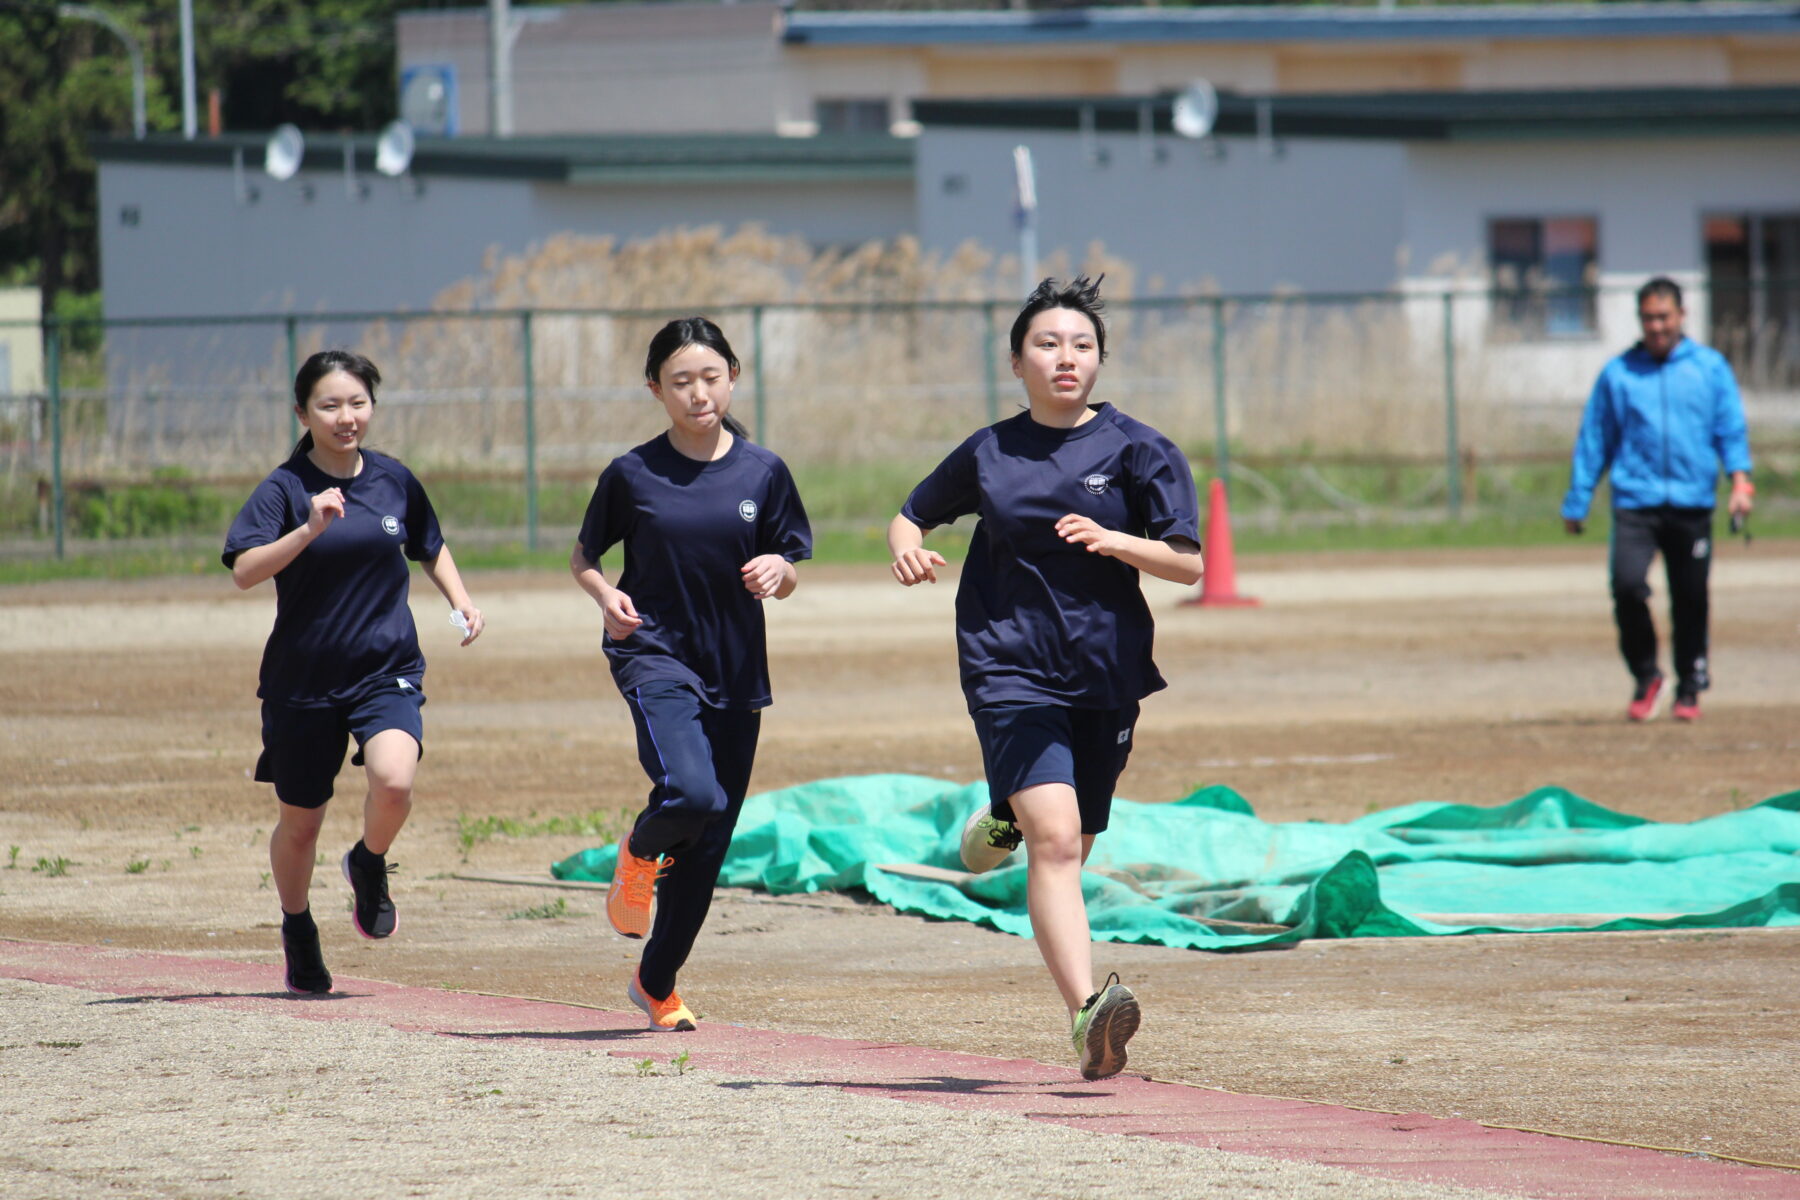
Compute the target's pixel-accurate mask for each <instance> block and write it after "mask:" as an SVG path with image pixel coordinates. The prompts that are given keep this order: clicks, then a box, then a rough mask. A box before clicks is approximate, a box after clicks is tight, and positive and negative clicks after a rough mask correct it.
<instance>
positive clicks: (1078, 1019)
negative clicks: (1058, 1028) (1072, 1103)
mask: <svg viewBox="0 0 1800 1200" xmlns="http://www.w3.org/2000/svg"><path fill="white" fill-rule="evenodd" d="M1142 1017H1143V1013H1142V1012H1141V1011H1139V1009H1138V1002H1137V997H1136V996H1134V995H1132V994H1131V989H1130V988H1128V987H1126V986H1125V985H1124V984H1122V983H1120V982H1119V977H1118V975H1117V974H1112V975H1108V976H1107V977H1106V984H1105V986H1103V987H1102V988H1101V989H1100V990H1099V991H1097V992H1095V993H1094V994H1093V995H1092V996H1089V997H1088V1002H1087V1003H1086V1004H1084V1005H1082V1006H1081V1011H1080V1012H1078V1013H1076V1014H1075V1029H1074V1032H1072V1033H1071V1034H1070V1035H1069V1040H1070V1041H1072V1042H1074V1043H1075V1053H1076V1054H1078V1055H1080V1056H1081V1077H1082V1078H1083V1079H1107V1078H1109V1077H1111V1076H1113V1075H1117V1074H1118V1073H1119V1072H1120V1071H1123V1070H1124V1069H1125V1043H1126V1042H1129V1041H1130V1040H1131V1035H1132V1034H1134V1033H1136V1032H1137V1028H1138V1021H1139V1020H1140V1019H1142Z"/></svg>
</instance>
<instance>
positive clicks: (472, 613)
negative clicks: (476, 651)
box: [419, 546, 487, 646]
mask: <svg viewBox="0 0 1800 1200" xmlns="http://www.w3.org/2000/svg"><path fill="white" fill-rule="evenodd" d="M419 566H420V567H421V568H422V569H423V570H424V572H425V578H427V579H429V580H431V582H432V583H434V584H436V585H437V590H438V591H440V592H442V593H443V594H444V599H446V600H448V601H449V602H450V607H451V608H454V609H455V610H456V611H457V612H459V613H461V614H462V615H463V624H464V626H465V627H466V628H467V630H468V632H467V633H466V634H464V636H463V640H462V644H463V645H465V646H466V645H468V644H469V643H470V642H472V641H474V640H475V639H476V638H478V637H480V636H481V631H482V630H483V629H485V628H487V619H486V618H484V617H483V616H482V615H481V610H480V609H479V608H476V607H475V602H474V601H473V600H471V599H469V592H468V589H466V588H464V587H463V581H462V575H461V574H460V573H459V572H458V571H457V569H456V560H455V559H454V558H452V557H451V556H450V547H448V546H444V547H441V548H440V549H439V550H438V552H437V557H436V558H434V559H431V560H430V561H429V562H422V563H420V564H419Z"/></svg>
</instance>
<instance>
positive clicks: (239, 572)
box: [231, 487, 344, 590]
mask: <svg viewBox="0 0 1800 1200" xmlns="http://www.w3.org/2000/svg"><path fill="white" fill-rule="evenodd" d="M343 515H344V493H343V492H342V491H340V490H339V489H337V488H334V487H332V488H326V489H325V490H324V491H322V492H320V493H319V494H318V495H316V496H314V497H313V498H312V511H311V512H309V513H308V514H307V517H306V524H304V525H302V526H300V527H299V528H298V529H290V530H288V531H287V532H286V533H284V534H282V535H281V536H280V537H278V538H276V539H275V540H274V541H272V542H268V543H266V544H264V545H261V546H252V547H250V548H249V549H248V550H240V551H238V554H237V557H236V558H234V559H232V560H231V581H232V582H233V583H235V584H237V585H238V587H239V588H241V589H245V590H248V589H249V588H253V587H255V586H256V585H257V584H259V583H261V582H262V581H263V580H265V579H273V578H274V577H275V576H276V575H278V574H280V573H281V571H282V569H283V568H284V567H286V566H287V565H288V564H289V563H291V562H293V561H294V560H295V559H296V558H299V557H300V552H301V551H302V550H304V549H306V548H307V547H308V546H310V545H312V542H313V539H314V538H316V537H318V536H319V535H320V534H321V533H324V532H325V527H326V526H327V525H330V524H331V523H332V522H333V521H335V520H336V519H337V518H339V517H341V516H343Z"/></svg>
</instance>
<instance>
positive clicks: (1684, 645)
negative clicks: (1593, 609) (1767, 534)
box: [1611, 506, 1713, 694]
mask: <svg viewBox="0 0 1800 1200" xmlns="http://www.w3.org/2000/svg"><path fill="white" fill-rule="evenodd" d="M1712 517H1713V510H1712V509H1710V508H1670V507H1668V506H1663V507H1660V508H1619V509H1614V510H1613V526H1612V564H1611V569H1612V595H1613V619H1614V620H1616V621H1617V622H1618V625H1619V653H1620V654H1621V655H1622V656H1623V657H1624V659H1625V666H1626V668H1627V669H1628V670H1630V672H1631V674H1632V678H1634V679H1638V680H1644V679H1648V678H1650V677H1651V676H1652V675H1655V674H1656V673H1657V666H1656V624H1655V622H1653V621H1652V620H1651V618H1650V561H1651V560H1652V559H1654V558H1655V557H1656V556H1657V554H1658V553H1660V554H1661V555H1662V557H1663V568H1664V570H1665V571H1666V572H1667V574H1668V581H1669V617H1670V620H1671V622H1672V623H1673V624H1674V627H1675V630H1674V639H1673V640H1674V643H1675V680H1676V685H1675V690H1676V692H1677V693H1691V694H1698V693H1700V692H1703V691H1705V690H1706V689H1707V688H1708V687H1709V686H1711V683H1712V681H1711V679H1710V678H1709V677H1708V675H1707V667H1706V647H1707V635H1706V625H1707V590H1706V589H1707V577H1708V574H1709V573H1710V571H1711V568H1712Z"/></svg>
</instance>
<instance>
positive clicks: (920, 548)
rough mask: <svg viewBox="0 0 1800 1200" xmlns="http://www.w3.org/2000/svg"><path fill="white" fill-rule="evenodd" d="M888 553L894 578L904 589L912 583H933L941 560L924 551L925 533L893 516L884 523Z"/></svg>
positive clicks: (901, 518) (935, 553)
mask: <svg viewBox="0 0 1800 1200" xmlns="http://www.w3.org/2000/svg"><path fill="white" fill-rule="evenodd" d="M888 553H889V554H891V555H893V558H894V562H893V567H892V570H893V572H894V578H895V579H897V580H899V581H900V582H901V584H903V585H904V586H906V587H911V586H912V585H913V584H915V583H936V582H937V569H938V568H939V567H941V566H943V565H944V556H943V555H941V554H939V553H938V552H937V551H936V550H927V549H925V531H924V530H923V529H920V528H919V527H918V526H917V525H914V524H913V523H912V522H911V521H909V520H907V518H906V514H904V513H896V514H895V515H894V519H893V520H892V521H890V522H889V523H888Z"/></svg>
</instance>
